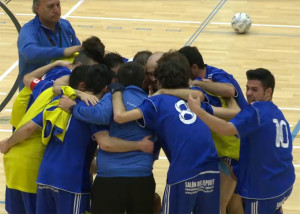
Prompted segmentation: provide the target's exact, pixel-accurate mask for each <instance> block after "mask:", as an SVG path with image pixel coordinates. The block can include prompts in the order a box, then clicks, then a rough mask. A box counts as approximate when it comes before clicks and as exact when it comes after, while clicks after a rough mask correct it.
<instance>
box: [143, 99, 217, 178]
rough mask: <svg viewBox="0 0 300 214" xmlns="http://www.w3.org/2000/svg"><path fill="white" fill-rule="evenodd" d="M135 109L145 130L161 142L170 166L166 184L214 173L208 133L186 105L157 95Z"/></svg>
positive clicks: (212, 154)
mask: <svg viewBox="0 0 300 214" xmlns="http://www.w3.org/2000/svg"><path fill="white" fill-rule="evenodd" d="M138 108H139V109H140V110H141V112H142V113H143V119H144V121H143V122H144V125H145V127H146V128H148V129H150V130H153V131H155V132H156V133H157V135H158V137H159V139H162V145H161V146H162V149H163V150H164V152H165V154H166V156H167V158H168V160H169V162H170V167H169V171H168V177H167V183H168V184H174V183H177V182H181V181H184V180H186V179H189V178H192V177H194V176H197V175H198V174H199V173H200V172H205V171H218V169H217V168H218V167H217V162H218V159H219V158H218V156H217V152H216V148H215V146H214V143H213V140H212V137H211V133H210V130H209V128H208V126H207V125H205V124H204V123H203V121H201V120H200V119H199V118H198V117H197V115H196V114H195V113H193V112H191V111H190V110H189V109H188V106H187V103H186V102H185V101H183V100H181V99H179V98H178V97H175V96H170V95H157V96H153V97H151V98H149V99H146V100H145V101H144V102H143V103H142V105H140V106H138Z"/></svg>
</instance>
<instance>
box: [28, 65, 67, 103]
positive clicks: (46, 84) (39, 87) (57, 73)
mask: <svg viewBox="0 0 300 214" xmlns="http://www.w3.org/2000/svg"><path fill="white" fill-rule="evenodd" d="M71 72H72V71H71V70H70V69H69V68H67V67H62V66H58V67H54V68H52V69H51V70H50V71H48V72H47V73H46V74H45V75H44V76H43V78H42V81H40V82H38V83H37V84H36V86H34V88H33V89H32V95H31V97H30V100H29V103H28V107H27V108H29V107H30V105H31V104H32V103H33V102H34V101H35V100H36V98H37V97H38V96H39V95H40V94H41V93H42V92H43V91H45V90H46V89H48V88H50V87H52V86H53V83H54V81H55V80H56V79H59V78H61V77H63V76H66V75H70V74H71Z"/></svg>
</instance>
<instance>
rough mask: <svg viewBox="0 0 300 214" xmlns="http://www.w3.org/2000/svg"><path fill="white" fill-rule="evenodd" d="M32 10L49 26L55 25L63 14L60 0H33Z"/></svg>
mask: <svg viewBox="0 0 300 214" xmlns="http://www.w3.org/2000/svg"><path fill="white" fill-rule="evenodd" d="M32 11H33V12H34V13H35V14H37V15H38V16H39V19H40V21H41V22H42V24H43V25H45V26H47V27H52V26H55V24H56V23H57V22H58V21H59V19H60V16H61V8H60V0H33V3H32Z"/></svg>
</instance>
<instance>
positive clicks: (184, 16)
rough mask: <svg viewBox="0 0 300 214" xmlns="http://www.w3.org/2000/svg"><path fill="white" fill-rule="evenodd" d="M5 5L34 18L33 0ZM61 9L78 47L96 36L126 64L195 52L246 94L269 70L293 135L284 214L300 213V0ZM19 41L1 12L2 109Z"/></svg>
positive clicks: (69, 3) (74, 1)
mask: <svg viewBox="0 0 300 214" xmlns="http://www.w3.org/2000/svg"><path fill="white" fill-rule="evenodd" d="M2 2H4V0H2ZM5 2H8V3H7V4H6V6H7V7H8V8H9V9H10V11H11V12H12V13H13V14H14V15H15V17H16V18H17V20H18V21H19V23H20V24H21V25H23V24H24V23H26V22H27V21H29V20H30V19H32V18H33V17H34V16H33V13H32V11H31V6H32V0H10V1H7V0H6V1H5ZM61 6H62V16H63V17H64V18H66V19H68V20H69V21H70V22H71V24H72V26H73V28H74V29H75V31H76V34H77V37H78V38H79V39H80V40H81V41H83V40H85V39H86V38H88V37H90V36H92V35H95V36H98V37H99V38H100V39H101V40H102V42H103V43H104V44H105V46H106V50H109V51H113V52H118V53H119V54H121V55H122V56H124V57H126V58H132V57H133V56H134V54H135V53H136V52H138V51H142V50H150V51H152V52H155V51H164V52H165V51H169V50H171V49H175V50H176V49H179V48H181V47H183V46H185V45H191V46H197V47H198V48H199V50H200V52H201V53H202V56H203V58H204V61H205V63H207V64H209V65H212V66H215V67H219V68H222V69H224V70H225V71H227V72H229V73H231V74H233V75H234V77H235V78H236V79H237V81H238V82H239V84H240V86H241V88H242V89H243V92H245V88H246V87H245V85H246V75H245V72H246V71H247V70H249V69H254V68H259V67H263V68H267V69H269V70H270V71H271V72H272V73H273V74H274V75H275V78H276V88H275V92H274V96H273V101H274V103H275V104H277V105H278V106H279V107H280V109H281V110H282V111H283V113H284V114H285V116H286V118H287V120H288V122H289V124H290V128H291V131H292V135H293V146H294V149H293V155H294V165H295V170H296V176H297V179H296V183H295V184H294V189H293V192H292V195H291V196H290V198H289V199H288V200H287V202H286V203H285V204H284V206H283V208H284V214H299V213H300V203H299V202H300V178H299V177H300V137H299V130H300V74H299V71H300V13H299V12H300V1H299V0H284V1H282V0H181V1H179V0H147V1H142V0H127V1H126V0H61ZM238 12H246V13H247V14H249V15H250V17H251V18H252V27H251V29H250V31H249V33H247V34H236V33H235V32H234V31H233V29H232V28H231V25H230V23H231V19H232V17H233V16H234V14H235V13H238ZM17 37H18V33H17V31H16V29H15V27H14V25H13V23H12V21H11V20H10V18H9V17H8V16H7V14H6V13H5V12H4V11H3V10H2V9H0V103H2V101H3V100H4V99H5V97H6V96H7V94H8V92H9V91H10V89H11V88H12V86H13V84H14V82H15V79H16V77H17V74H18V53H17V44H16V43H17ZM14 98H15V96H14V97H13V98H12V99H11V101H10V102H9V103H8V104H7V105H6V107H5V108H4V109H3V110H2V111H1V112H0V140H2V139H4V138H6V137H8V136H10V134H11V125H10V124H9V119H10V113H11V108H12V103H13V100H14ZM266 152H267V151H266ZM160 156H161V157H160V159H159V160H158V161H156V162H155V164H154V175H155V179H156V183H157V192H158V193H159V194H160V195H161V196H162V195H163V191H164V186H165V180H166V172H167V168H168V161H167V159H166V158H165V156H164V154H161V155H160ZM258 158H259V157H258ZM2 160H3V155H2V154H0V214H2V213H6V211H5V209H4V207H5V176H4V169H3V161H2Z"/></svg>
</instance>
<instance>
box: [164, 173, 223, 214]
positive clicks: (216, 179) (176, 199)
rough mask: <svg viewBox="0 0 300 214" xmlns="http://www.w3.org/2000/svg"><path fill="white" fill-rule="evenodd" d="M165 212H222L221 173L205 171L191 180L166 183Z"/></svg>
mask: <svg viewBox="0 0 300 214" xmlns="http://www.w3.org/2000/svg"><path fill="white" fill-rule="evenodd" d="M162 213H163V214H169V213H172V214H175V213H180V214H182V213H202V214H207V213H210V214H219V213H220V174H219V172H218V171H216V172H215V173H211V172H210V173H205V174H204V173H203V174H200V175H198V176H196V177H194V178H191V179H189V180H186V181H183V182H180V183H177V184H173V185H168V184H167V185H166V188H165V192H164V198H163V204H162Z"/></svg>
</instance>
